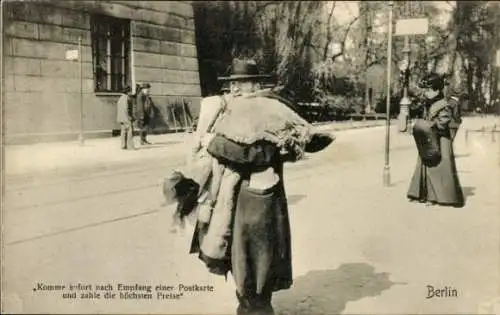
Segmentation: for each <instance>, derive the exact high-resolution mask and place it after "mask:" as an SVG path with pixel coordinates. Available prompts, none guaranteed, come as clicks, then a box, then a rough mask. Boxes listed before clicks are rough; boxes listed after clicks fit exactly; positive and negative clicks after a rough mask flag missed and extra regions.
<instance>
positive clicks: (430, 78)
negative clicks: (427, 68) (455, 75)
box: [418, 73, 445, 90]
mask: <svg viewBox="0 0 500 315" xmlns="http://www.w3.org/2000/svg"><path fill="white" fill-rule="evenodd" d="M444 81H445V80H444V77H443V76H442V75H439V74H437V73H430V74H428V75H426V76H425V77H423V78H422V80H420V82H419V84H418V87H419V88H421V89H426V88H432V89H433V90H442V89H443V88H444V84H445V82H444Z"/></svg>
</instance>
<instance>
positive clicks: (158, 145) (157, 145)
mask: <svg viewBox="0 0 500 315" xmlns="http://www.w3.org/2000/svg"><path fill="white" fill-rule="evenodd" d="M179 143H181V141H163V142H153V143H151V144H148V145H139V146H138V149H139V150H145V149H146V150H147V149H156V148H162V147H167V146H170V145H173V144H179Z"/></svg>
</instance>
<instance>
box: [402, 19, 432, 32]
mask: <svg viewBox="0 0 500 315" xmlns="http://www.w3.org/2000/svg"><path fill="white" fill-rule="evenodd" d="M428 31H429V20H428V19H427V18H421V19H400V20H397V21H396V33H395V35H397V36H408V35H423V34H427V32H428Z"/></svg>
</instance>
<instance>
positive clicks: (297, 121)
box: [215, 96, 311, 156]
mask: <svg viewBox="0 0 500 315" xmlns="http://www.w3.org/2000/svg"><path fill="white" fill-rule="evenodd" d="M215 133H216V134H219V135H222V136H224V137H225V138H227V139H230V140H232V141H235V142H238V143H242V144H249V145H250V144H253V143H255V142H257V141H261V140H265V141H269V142H271V143H274V144H275V145H277V146H278V147H280V148H281V149H284V150H291V151H295V152H296V153H298V155H299V156H301V155H302V153H303V151H304V148H305V146H306V144H307V143H308V142H309V141H310V139H311V125H310V124H309V123H308V122H307V121H306V120H304V119H303V118H302V117H300V116H299V115H298V114H297V113H295V112H294V111H293V110H291V109H290V108H288V106H286V105H285V104H283V103H282V102H280V101H278V100H276V99H270V98H266V97H260V96H251V97H243V96H240V97H237V98H235V99H234V100H232V101H231V104H230V106H229V107H228V108H227V110H226V112H225V113H224V114H223V115H222V117H221V118H220V120H219V121H218V123H217V125H216V126H215Z"/></svg>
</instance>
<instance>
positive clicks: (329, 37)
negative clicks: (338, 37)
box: [323, 2, 336, 59]
mask: <svg viewBox="0 0 500 315" xmlns="http://www.w3.org/2000/svg"><path fill="white" fill-rule="evenodd" d="M335 6H336V2H333V5H332V9H331V11H330V14H329V15H328V21H327V25H326V29H327V33H326V45H325V49H324V51H323V59H326V57H327V56H328V47H329V46H330V42H331V41H332V37H333V36H332V27H331V25H332V18H333V11H335Z"/></svg>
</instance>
